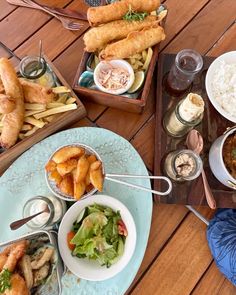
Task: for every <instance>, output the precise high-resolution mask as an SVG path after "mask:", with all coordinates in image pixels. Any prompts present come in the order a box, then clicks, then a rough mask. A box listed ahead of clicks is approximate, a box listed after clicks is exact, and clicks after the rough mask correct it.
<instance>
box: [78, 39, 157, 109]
mask: <svg viewBox="0 0 236 295" xmlns="http://www.w3.org/2000/svg"><path fill="white" fill-rule="evenodd" d="M158 49H159V46H158V45H156V46H154V47H153V56H152V59H151V62H150V65H149V67H148V70H147V73H146V77H145V83H144V86H143V88H142V90H141V92H140V94H139V97H138V98H136V99H132V98H129V97H125V96H122V95H114V94H109V93H105V92H102V91H100V90H94V89H90V88H85V87H81V86H80V85H79V84H78V80H79V77H80V76H81V74H82V73H83V72H84V71H86V64H87V61H88V58H89V56H90V53H88V52H84V54H83V56H82V59H81V62H80V65H79V68H78V71H77V73H76V76H75V79H74V83H73V89H74V91H75V92H76V93H78V94H79V95H80V96H81V97H82V98H83V99H85V100H88V101H92V102H95V103H98V104H101V105H104V106H108V107H112V108H117V109H120V110H124V111H127V112H132V113H141V112H142V111H143V110H144V107H145V105H146V103H147V99H148V94H149V90H150V86H151V81H152V76H153V72H154V69H155V66H156V61H157V56H158Z"/></svg>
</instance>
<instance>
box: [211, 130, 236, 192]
mask: <svg viewBox="0 0 236 295" xmlns="http://www.w3.org/2000/svg"><path fill="white" fill-rule="evenodd" d="M209 164H210V168H211V171H212V173H213V174H214V176H215V177H216V178H217V179H218V180H219V181H220V182H221V183H222V184H224V185H226V186H227V187H230V188H232V189H234V190H236V126H235V127H232V128H230V129H228V130H227V131H226V132H225V133H224V134H223V135H221V136H220V137H218V138H217V139H216V140H215V141H214V142H213V144H212V146H211V149H210V152H209Z"/></svg>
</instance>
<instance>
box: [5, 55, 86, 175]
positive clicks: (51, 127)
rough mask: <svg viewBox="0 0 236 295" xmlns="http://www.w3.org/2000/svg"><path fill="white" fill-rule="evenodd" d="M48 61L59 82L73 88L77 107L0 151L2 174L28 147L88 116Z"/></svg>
mask: <svg viewBox="0 0 236 295" xmlns="http://www.w3.org/2000/svg"><path fill="white" fill-rule="evenodd" d="M44 58H45V60H46V62H47V63H48V65H49V66H50V68H51V69H52V71H53V72H54V74H55V76H56V77H57V80H58V81H59V83H60V84H61V85H63V86H66V87H67V88H68V89H70V90H71V96H73V97H75V98H76V103H77V106H78V107H77V109H75V110H71V111H68V112H65V113H61V114H60V115H58V116H56V118H55V119H54V120H53V121H52V122H50V123H48V124H46V125H45V126H44V127H43V128H41V129H38V130H37V131H36V132H35V133H34V134H32V135H31V136H29V137H28V138H24V139H22V140H19V141H18V142H17V143H16V144H15V145H14V146H12V147H11V148H9V149H5V150H1V151H0V152H1V153H0V174H2V173H3V172H4V171H5V170H6V168H7V167H8V166H9V165H10V164H11V163H12V162H13V161H14V160H15V159H16V158H17V157H18V156H19V155H20V154H22V153H23V152H24V151H26V150H27V149H28V148H30V147H31V146H33V145H34V144H35V143H37V142H39V141H40V140H42V139H44V138H45V137H47V136H49V135H51V134H53V133H55V132H56V131H59V130H61V129H63V128H65V127H67V126H68V125H71V124H73V123H75V122H76V121H78V120H80V119H82V118H84V117H85V116H86V110H85V107H84V105H83V104H82V102H81V101H80V99H79V98H78V97H77V95H76V94H75V93H74V91H73V90H72V89H71V86H70V85H69V84H68V83H67V82H66V80H65V79H64V78H63V77H62V75H61V74H60V72H59V71H58V69H57V68H56V67H55V66H54V65H53V63H52V62H50V60H49V59H48V58H47V57H46V56H44Z"/></svg>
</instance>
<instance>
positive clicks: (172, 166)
mask: <svg viewBox="0 0 236 295" xmlns="http://www.w3.org/2000/svg"><path fill="white" fill-rule="evenodd" d="M181 155H188V156H189V157H191V158H192V159H193V161H194V165H195V169H194V170H193V171H192V172H191V173H190V174H189V175H188V176H183V175H179V174H178V171H177V168H176V159H177V158H178V157H179V156H181ZM202 167H203V164H202V159H201V157H200V156H199V155H197V154H196V153H195V152H193V151H191V150H187V149H183V150H176V151H173V152H170V153H169V154H168V155H167V157H166V159H165V164H164V170H165V172H166V174H167V175H168V176H169V177H170V178H171V179H173V180H175V181H178V182H181V181H191V180H194V179H196V178H197V177H198V176H199V175H200V174H201V172H202Z"/></svg>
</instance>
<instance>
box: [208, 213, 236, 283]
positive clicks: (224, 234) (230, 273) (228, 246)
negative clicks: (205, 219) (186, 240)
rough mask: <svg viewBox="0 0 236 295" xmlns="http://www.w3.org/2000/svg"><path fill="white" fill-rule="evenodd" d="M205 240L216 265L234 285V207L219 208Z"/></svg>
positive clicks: (235, 280)
mask: <svg viewBox="0 0 236 295" xmlns="http://www.w3.org/2000/svg"><path fill="white" fill-rule="evenodd" d="M207 240H208V243H209V247H210V250H211V253H212V255H213V257H214V259H215V262H216V265H217V266H218V268H219V269H220V271H221V272H222V273H223V274H224V275H225V276H226V277H227V278H228V279H229V280H230V281H231V282H232V283H233V284H234V285H235V286H236V209H220V210H218V211H217V213H216V215H215V216H214V218H213V219H212V220H211V221H210V223H209V226H208V229H207Z"/></svg>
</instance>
